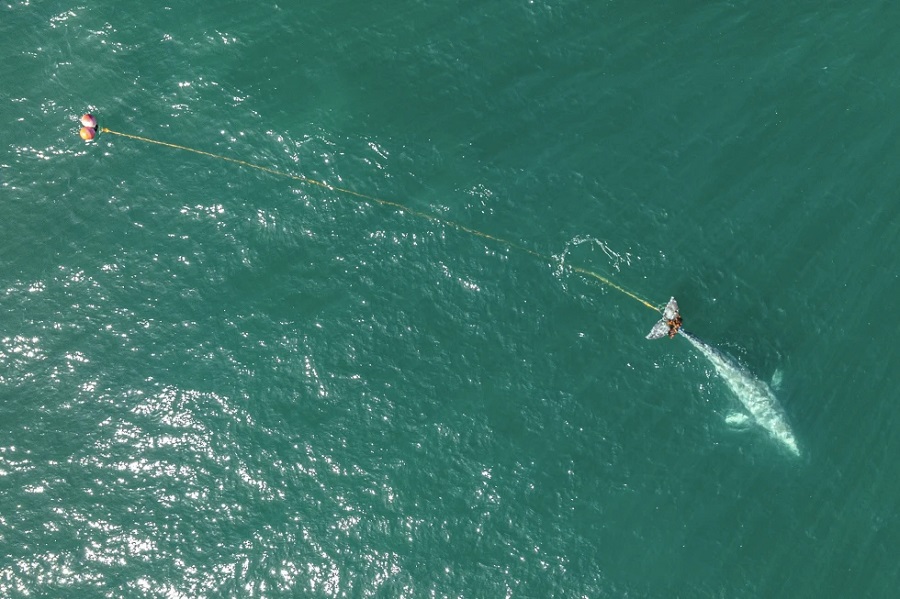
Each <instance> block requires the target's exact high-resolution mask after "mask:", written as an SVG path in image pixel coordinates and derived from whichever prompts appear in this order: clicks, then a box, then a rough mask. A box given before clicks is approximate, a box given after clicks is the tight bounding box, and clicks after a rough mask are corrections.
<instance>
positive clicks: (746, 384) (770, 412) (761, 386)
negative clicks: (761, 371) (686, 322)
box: [647, 298, 800, 456]
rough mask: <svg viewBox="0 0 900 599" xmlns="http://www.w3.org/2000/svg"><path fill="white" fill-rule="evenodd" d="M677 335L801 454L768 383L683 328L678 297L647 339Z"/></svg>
mask: <svg viewBox="0 0 900 599" xmlns="http://www.w3.org/2000/svg"><path fill="white" fill-rule="evenodd" d="M675 334H680V335H681V336H682V337H684V338H685V339H687V340H688V342H690V344H691V345H693V346H694V348H695V349H696V350H697V351H699V352H700V353H701V354H702V355H703V356H704V357H705V358H706V359H707V360H709V362H710V363H711V364H712V365H713V368H714V369H715V371H716V374H718V375H719V378H721V379H722V380H723V381H724V382H725V384H726V385H727V386H728V388H729V389H730V390H731V392H732V393H734V395H735V396H736V397H737V398H738V400H739V401H740V402H741V404H742V405H743V406H744V408H746V410H747V411H748V412H749V413H750V415H751V416H752V417H753V419H754V420H755V421H756V423H757V424H758V425H760V426H761V427H762V428H764V429H765V430H766V431H768V433H769V434H770V435H771V436H772V437H773V438H774V439H775V440H777V441H778V442H780V443H781V444H782V445H783V446H784V447H786V448H787V449H788V450H789V451H790V452H791V453H792V454H794V455H795V456H799V455H800V448H799V447H798V446H797V440H796V439H795V438H794V433H793V431H791V427H790V425H788V420H787V415H786V414H785V412H784V408H782V407H781V404H780V403H779V402H778V399H777V398H776V397H775V394H774V393H773V392H772V389H771V388H770V387H769V385H767V384H766V383H764V382H763V381H761V380H759V379H758V378H757V377H756V376H754V375H753V373H751V372H750V371H749V370H747V369H746V368H744V367H743V366H742V365H741V364H740V363H739V362H737V361H736V360H735V359H734V358H732V357H730V356H729V355H728V354H726V353H724V352H721V351H719V350H717V349H716V348H714V347H712V346H711V345H709V344H707V343H705V342H703V341H702V340H700V339H698V338H697V337H695V336H694V335H693V334H691V333H688V332H687V331H685V330H684V329H683V328H681V317H680V314H679V312H678V304H677V303H676V302H675V298H672V299H671V300H669V303H668V305H667V306H666V308H665V310H664V311H663V318H662V319H661V320H660V321H659V322H657V323H656V324H655V325H654V327H653V329H652V330H651V331H650V334H648V335H647V338H648V339H659V338H661V337H664V336H666V335H668V336H669V337H674V336H675Z"/></svg>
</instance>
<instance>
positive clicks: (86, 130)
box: [79, 127, 97, 141]
mask: <svg viewBox="0 0 900 599" xmlns="http://www.w3.org/2000/svg"><path fill="white" fill-rule="evenodd" d="M79 133H80V134H81V139H83V140H84V141H91V140H92V139H94V138H95V137H96V136H97V131H96V130H95V129H94V128H93V127H82V128H81V131H80V132H79Z"/></svg>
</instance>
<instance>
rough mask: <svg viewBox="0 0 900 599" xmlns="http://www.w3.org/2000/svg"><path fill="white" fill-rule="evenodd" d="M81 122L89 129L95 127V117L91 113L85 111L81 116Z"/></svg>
mask: <svg viewBox="0 0 900 599" xmlns="http://www.w3.org/2000/svg"><path fill="white" fill-rule="evenodd" d="M81 124H82V125H84V126H85V127H89V128H91V129H96V128H97V119H95V118H94V115H92V114H91V113H87V114H86V115H84V116H83V117H81Z"/></svg>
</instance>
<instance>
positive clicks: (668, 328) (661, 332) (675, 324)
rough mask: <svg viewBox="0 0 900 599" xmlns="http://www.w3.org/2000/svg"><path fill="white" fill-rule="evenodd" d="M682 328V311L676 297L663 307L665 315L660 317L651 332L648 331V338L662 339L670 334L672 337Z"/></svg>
mask: <svg viewBox="0 0 900 599" xmlns="http://www.w3.org/2000/svg"><path fill="white" fill-rule="evenodd" d="M680 328H681V313H680V312H678V302H676V301H675V298H674V297H673V298H672V299H670V300H669V303H668V304H666V307H665V308H664V309H663V317H662V318H660V319H659V322H657V323H656V324H655V325H653V328H652V329H650V332H649V333H647V339H661V338H663V337H666V336H668V337H669V338H670V339H671V338H672V337H674V336H675V335H676V333H678V329H680Z"/></svg>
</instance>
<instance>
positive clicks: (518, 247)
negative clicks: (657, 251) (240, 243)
mask: <svg viewBox="0 0 900 599" xmlns="http://www.w3.org/2000/svg"><path fill="white" fill-rule="evenodd" d="M100 132H101V133H110V134H112V135H118V136H119V137H125V138H127V139H133V140H135V141H142V142H144V143H148V144H155V145H158V146H165V147H167V148H172V149H175V150H183V151H185V152H193V153H194V154H200V155H201V156H207V157H209V158H215V159H217V160H224V161H226V162H231V163H234V164H238V165H240V166H245V167H247V168H255V169H256V170H259V171H263V172H265V173H269V174H270V175H276V176H279V177H287V178H289V179H294V180H295V181H300V182H302V183H306V184H308V185H315V186H316V187H322V188H324V189H328V190H331V191H337V192H339V193H342V194H345V195H349V196H352V197H354V198H358V199H361V200H367V201H370V202H375V203H376V204H380V205H382V206H390V207H391V208H396V209H397V210H400V211H402V212H405V213H406V214H409V215H411V216H416V217H418V218H423V219H425V220H429V221H432V222H435V223H440V224H442V225H446V226H448V227H452V228H454V229H456V230H458V231H462V232H464V233H469V234H470V235H475V236H476V237H481V238H483V239H489V240H491V241H493V242H495V243H499V244H502V245H505V246H507V247H510V248H512V249H514V250H518V251H520V252H525V253H526V254H531V255H532V256H534V257H535V258H539V259H540V260H543V261H544V262H548V263H550V264H552V263H553V262H554V260H553V258H551V257H550V256H545V255H544V254H541V253H540V252H536V251H534V250H532V249H529V248H527V247H525V246H522V245H519V244H518V243H514V242H512V241H509V240H507V239H503V238H500V237H495V236H494V235H491V234H489V233H484V232H483V231H479V230H477V229H473V228H471V227H467V226H465V225H463V224H460V223H458V222H456V221H452V220H448V219H445V218H440V217H438V216H435V215H433V214H429V213H427V212H421V211H419V210H415V209H413V208H409V207H408V206H404V205H403V204H400V203H398V202H393V201H390V200H383V199H381V198H376V197H373V196H370V195H366V194H364V193H359V192H358V191H353V190H352V189H345V188H343V187H336V186H334V185H330V184H328V183H325V182H324V181H317V180H316V179H310V178H309V177H303V176H301V175H292V174H290V173H285V172H282V171H278V170H275V169H273V168H269V167H266V166H260V165H258V164H253V163H252V162H247V161H245V160H238V159H237V158H230V157H228V156H222V155H221V154H213V153H212V152H205V151H203V150H197V149H195V148H189V147H188V146H182V145H179V144H173V143H169V142H166V141H159V140H157V139H150V138H149V137H141V136H140V135H132V134H130V133H122V132H121V131H113V130H112V129H108V128H106V127H101V129H100ZM566 268H568V269H570V270H571V271H572V272H576V273H579V274H582V275H586V276H589V277H593V278H595V279H597V280H598V281H600V282H601V283H603V284H604V285H606V286H608V287H610V288H612V289H615V290H616V291H619V292H621V293H623V294H625V295H627V296H628V297H630V298H632V299H634V300H637V301H639V302H640V303H642V304H644V305H645V306H647V307H648V308H650V309H651V310H653V311H655V312H662V310H661V309H660V308H659V307H657V306H654V305H653V304H651V303H650V302H648V301H647V300H645V299H643V298H642V297H640V296H638V295H637V294H636V293H634V292H632V291H629V290H627V289H625V288H624V287H622V286H620V285H617V284H616V283H613V282H612V281H610V280H609V279H607V278H606V277H604V276H603V275H600V274H597V273H595V272H593V271H590V270H587V269H586V268H582V267H580V266H566Z"/></svg>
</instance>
